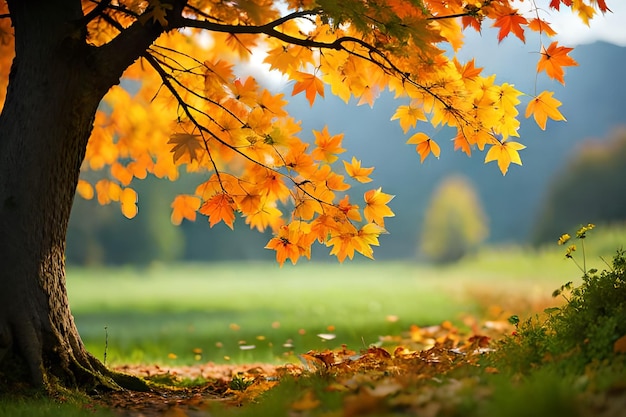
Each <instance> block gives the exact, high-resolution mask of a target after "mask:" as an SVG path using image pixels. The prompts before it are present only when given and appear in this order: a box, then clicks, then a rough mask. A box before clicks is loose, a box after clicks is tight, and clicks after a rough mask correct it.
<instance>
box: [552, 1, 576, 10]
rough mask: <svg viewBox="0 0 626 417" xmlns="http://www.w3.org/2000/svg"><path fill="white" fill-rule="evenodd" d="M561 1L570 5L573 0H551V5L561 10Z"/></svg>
mask: <svg viewBox="0 0 626 417" xmlns="http://www.w3.org/2000/svg"><path fill="white" fill-rule="evenodd" d="M561 3H563V4H564V5H566V6H567V7H570V6H571V5H572V0H550V7H551V8H553V9H555V10H559V9H560V8H561Z"/></svg>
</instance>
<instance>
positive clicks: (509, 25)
mask: <svg viewBox="0 0 626 417" xmlns="http://www.w3.org/2000/svg"><path fill="white" fill-rule="evenodd" d="M527 23H528V21H527V20H526V18H525V17H524V16H520V15H519V14H517V12H514V13H510V14H506V15H504V16H500V17H499V18H498V20H496V21H495V23H494V24H493V25H494V26H495V27H499V28H500V32H499V33H498V42H502V40H503V39H504V38H506V37H507V36H508V35H509V33H511V32H513V34H514V35H515V36H517V37H518V38H519V39H520V40H521V41H522V42H526V38H525V37H524V28H523V27H522V26H523V25H526V24H527Z"/></svg>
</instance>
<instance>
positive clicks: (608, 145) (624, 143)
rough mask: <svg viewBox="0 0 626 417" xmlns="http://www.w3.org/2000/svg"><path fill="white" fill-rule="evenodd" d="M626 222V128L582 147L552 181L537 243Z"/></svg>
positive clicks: (536, 232) (539, 221)
mask: <svg viewBox="0 0 626 417" xmlns="http://www.w3.org/2000/svg"><path fill="white" fill-rule="evenodd" d="M625 220H626V128H621V129H619V130H617V131H615V132H614V133H613V134H611V135H610V136H609V138H608V139H603V140H601V139H594V140H587V141H585V142H583V143H582V144H580V145H579V146H578V148H577V151H576V153H575V154H574V155H573V156H572V157H571V158H570V160H569V161H568V163H567V165H566V166H565V167H564V168H563V169H561V171H560V172H559V173H558V174H557V175H556V176H555V177H554V178H553V179H552V180H551V181H550V185H549V188H548V192H547V194H546V198H545V200H544V203H543V206H542V209H541V211H540V213H539V216H538V218H537V223H536V225H535V228H534V233H533V237H532V240H533V242H534V243H535V244H541V243H545V242H550V241H555V240H556V239H558V237H559V236H560V235H561V234H562V233H563V232H564V231H566V230H570V229H572V228H575V227H577V226H579V225H581V224H586V223H594V224H599V225H610V224H615V223H623V222H624V221H625Z"/></svg>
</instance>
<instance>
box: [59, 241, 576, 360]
mask: <svg viewBox="0 0 626 417" xmlns="http://www.w3.org/2000/svg"><path fill="white" fill-rule="evenodd" d="M561 249H562V248H556V247H555V248H553V249H550V250H539V251H529V250H527V249H523V248H518V247H510V248H505V249H498V250H494V249H492V250H485V251H482V252H480V253H479V254H477V255H476V256H473V257H470V258H468V259H466V260H464V261H462V262H460V263H457V264H454V265H452V266H448V267H436V266H427V265H421V264H415V263H411V262H370V261H363V262H352V263H345V264H343V265H339V264H336V263H332V262H326V263H324V262H308V263H307V262H302V263H301V264H298V265H297V266H295V267H293V266H291V265H286V266H285V267H283V268H279V267H278V266H277V265H275V264H272V263H245V262H243V263H234V262H231V263H213V264H181V265H152V266H150V267H146V268H133V267H124V268H102V269H93V268H87V269H85V268H70V269H69V270H68V291H69V296H70V302H71V306H72V311H73V312H74V315H75V318H76V322H77V325H78V328H79V331H80V333H81V336H82V337H83V340H84V342H85V344H86V345H87V347H88V349H89V350H90V351H91V352H93V353H94V354H95V355H96V356H97V357H99V358H104V353H105V345H106V353H107V362H108V363H113V364H119V363H128V362H132V363H159V364H192V363H194V362H196V359H200V360H202V361H208V360H210V361H216V362H224V360H225V359H224V357H228V358H229V360H231V361H235V362H254V361H262V362H278V363H280V362H284V361H288V360H294V356H293V355H292V353H296V354H297V353H302V352H306V351H308V350H310V349H321V348H324V347H326V346H328V347H335V346H339V345H341V344H343V343H345V344H347V345H348V346H349V347H351V348H356V349H358V348H360V347H363V346H367V345H369V344H371V343H374V342H376V341H377V340H378V338H379V336H383V335H389V334H398V333H400V332H402V331H405V330H406V329H408V328H409V326H410V325H411V324H417V325H420V326H424V325H430V324H437V323H440V322H442V321H444V320H453V321H460V320H461V318H462V316H463V315H467V314H474V315H476V314H479V315H480V314H483V313H484V312H485V311H486V310H485V309H486V308H488V307H489V306H491V305H499V306H500V307H502V308H504V309H507V310H515V311H513V312H515V313H523V312H524V310H529V309H532V308H536V307H537V306H539V307H541V306H542V305H543V304H542V303H545V302H546V298H549V294H551V292H552V290H554V289H555V288H557V287H558V286H560V285H561V284H563V283H564V282H566V281H569V280H572V279H575V278H576V277H577V276H579V271H578V270H577V268H576V266H575V265H574V264H573V263H571V262H567V261H566V260H565V259H564V257H563V254H562V251H561ZM548 302H551V300H549V299H548ZM389 316H395V317H397V318H398V320H397V321H396V322H391V321H389V320H388V317H389ZM329 326H332V327H331V329H334V330H328V329H329ZM319 333H333V334H335V335H336V339H334V340H333V341H331V342H324V341H322V340H321V339H320V338H319V337H317V336H316V335H317V334H319ZM241 344H244V345H255V346H256V348H255V349H253V350H241V349H240V348H239V346H240V345H241ZM284 345H289V346H293V347H284ZM198 348H199V349H202V352H203V354H202V357H201V358H194V356H195V355H194V353H193V350H194V349H198ZM170 353H173V354H175V355H176V356H177V359H171V358H170V357H169V354H170Z"/></svg>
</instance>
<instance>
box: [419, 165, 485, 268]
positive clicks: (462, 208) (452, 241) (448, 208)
mask: <svg viewBox="0 0 626 417" xmlns="http://www.w3.org/2000/svg"><path fill="white" fill-rule="evenodd" d="M487 234H488V226H487V218H486V216H485V212H484V210H483V207H482V204H481V203H480V199H479V197H478V194H477V193H476V190H475V188H474V186H473V185H472V183H471V182H470V181H469V180H468V179H467V178H466V177H464V176H461V175H452V176H449V177H447V178H445V179H444V180H443V181H442V182H441V184H440V185H439V186H438V188H437V189H436V190H435V192H434V194H433V196H432V199H431V201H430V204H429V206H428V209H427V211H426V214H425V217H424V226H423V228H422V235H421V245H420V250H419V255H420V256H423V257H424V258H425V259H426V260H428V261H432V262H436V263H450V262H454V261H458V260H459V259H461V258H462V257H463V256H465V255H466V254H468V253H469V252H470V251H472V250H476V249H477V248H478V246H479V244H480V243H482V242H483V241H484V240H485V238H486V237H487Z"/></svg>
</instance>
